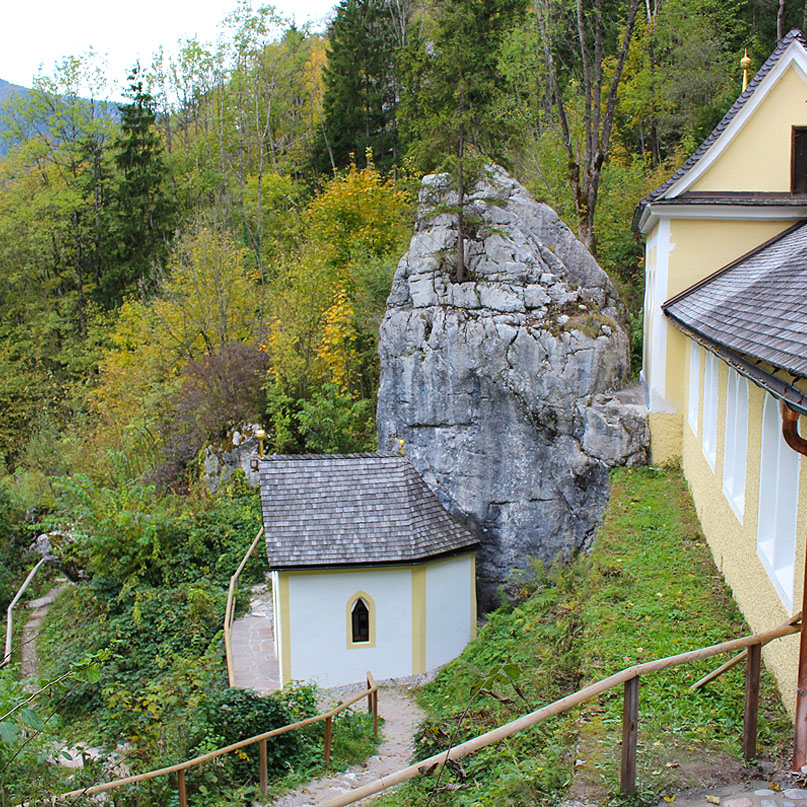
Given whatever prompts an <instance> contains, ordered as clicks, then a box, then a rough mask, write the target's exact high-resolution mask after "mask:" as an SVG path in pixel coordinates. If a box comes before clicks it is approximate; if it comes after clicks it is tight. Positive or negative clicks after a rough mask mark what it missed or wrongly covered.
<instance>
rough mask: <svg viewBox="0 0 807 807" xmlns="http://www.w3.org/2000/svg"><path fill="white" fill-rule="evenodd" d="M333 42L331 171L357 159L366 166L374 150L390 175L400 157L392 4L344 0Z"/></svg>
mask: <svg viewBox="0 0 807 807" xmlns="http://www.w3.org/2000/svg"><path fill="white" fill-rule="evenodd" d="M328 38H329V54H328V66H327V68H326V70H325V74H324V79H325V95H324V98H323V107H324V117H325V121H324V132H323V135H324V140H325V149H326V150H327V158H328V160H329V161H330V162H331V166H330V167H331V168H344V167H346V166H347V165H349V164H350V162H351V155H353V157H354V158H355V160H356V161H357V163H358V164H359V165H360V166H363V165H366V162H365V160H366V154H367V152H368V151H371V152H372V155H373V162H374V164H375V165H376V166H377V167H378V168H379V169H381V170H382V172H383V171H386V170H388V169H389V168H390V167H391V166H392V165H394V164H396V163H397V162H398V158H399V147H398V128H397V122H396V117H395V113H396V106H397V98H396V81H395V34H394V24H393V17H392V10H391V5H390V1H389V0H342V2H341V3H340V4H339V6H338V8H337V9H336V16H335V17H334V20H333V22H332V23H331V26H330V28H329V31H328ZM322 151H323V150H322V149H321V152H322Z"/></svg>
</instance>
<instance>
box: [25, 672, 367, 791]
mask: <svg viewBox="0 0 807 807" xmlns="http://www.w3.org/2000/svg"><path fill="white" fill-rule="evenodd" d="M364 698H367V711H368V712H369V713H371V714H372V715H373V734H374V735H375V736H378V685H377V684H376V682H375V679H374V678H373V675H372V673H370V672H368V673H367V689H366V690H363V691H362V692H359V693H358V694H356V695H354V696H353V697H352V698H350V699H349V700H346V701H345V702H344V703H341V704H339V705H338V706H336V707H334V708H333V709H331V710H330V711H328V712H323V713H322V714H319V715H315V716H314V717H309V718H306V719H305V720H299V721H298V722H297V723H291V724H289V725H288V726H281V727H280V728H278V729H272V731H267V732H264V733H263V734H257V735H255V736H254V737H249V738H248V739H246V740H241V741H240V742H237V743H233V744H232V745H227V746H225V747H224V748H218V749H216V750H215V751H210V752H209V753H207V754H203V755H202V756H200V757H194V758H193V759H189V760H187V761H186V762H179V763H177V764H176V765H169V766H168V767H165V768H159V769H158V770H154V771H149V772H148V773H139V774H137V775H136V776H127V777H125V778H123V779H115V780H114V781H111V782H103V783H101V784H98V785H93V786H92V787H87V788H83V789H81V790H71V791H70V792H69V793H62V794H61V795H59V796H54V797H52V798H53V802H54V803H56V802H58V801H62V800H64V799H70V798H77V797H79V796H92V795H93V794H95V793H104V792H106V791H107V790H114V789H115V788H118V787H123V786H125V785H133V784H137V783H138V782H145V781H147V780H148V779H156V778H157V777H158V776H168V775H170V774H172V773H175V774H176V775H177V791H178V793H179V805H180V807H187V804H188V796H187V789H186V783H185V771H187V770H188V769H189V768H195V767H196V766H197V765H201V764H202V763H204V762H208V761H210V760H211V759H215V758H216V757H220V756H224V754H229V753H232V752H233V751H238V750H239V749H240V748H246V747H247V746H250V745H255V743H259V748H258V751H259V763H258V764H259V779H260V787H261V792H262V793H263V795H264V796H265V795H266V792H267V788H268V769H267V756H268V755H267V747H266V741H267V740H268V739H269V738H270V737H277V736H279V735H281V734H285V733H286V732H288V731H293V730H294V729H300V728H303V726H310V725H312V724H313V723H320V722H322V721H324V722H325V743H324V749H323V757H324V760H325V766H326V767H328V766H329V765H330V763H331V744H332V739H333V718H334V717H335V716H336V715H338V714H339V713H340V712H343V711H344V710H345V709H349V708H350V707H351V706H352V705H353V704H354V703H357V702H358V701H360V700H363V699H364ZM20 807H25V805H20Z"/></svg>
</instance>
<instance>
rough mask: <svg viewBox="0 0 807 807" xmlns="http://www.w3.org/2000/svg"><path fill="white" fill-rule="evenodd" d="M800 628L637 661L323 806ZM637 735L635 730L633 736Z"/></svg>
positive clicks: (339, 805) (340, 806) (337, 805)
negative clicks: (643, 680) (606, 695)
mask: <svg viewBox="0 0 807 807" xmlns="http://www.w3.org/2000/svg"><path fill="white" fill-rule="evenodd" d="M799 630H800V627H799V626H798V625H790V624H788V625H782V626H779V627H778V628H771V629H770V630H767V631H762V632H761V633H757V634H754V635H752V636H744V637H742V638H740V639H731V640H729V641H727V642H721V643H720V644H716V645H711V646H709V647H702V648H700V649H698V650H690V651H688V652H686V653H678V654H677V655H674V656H667V657H665V658H661V659H656V660H654V661H647V662H644V663H642V664H634V665H633V666H632V667H627V668H625V669H624V670H620V671H619V672H617V673H614V674H613V675H610V676H608V677H607V678H603V679H602V680H600V681H596V682H595V683H593V684H589V685H588V686H587V687H583V689H580V690H578V691H577V692H574V693H572V694H571V695H567V696H566V697H564V698H561V699H560V700H557V701H554V702H553V703H550V704H548V705H547V706H543V707H541V708H540V709H537V710H536V711H534V712H530V713H529V714H526V715H522V716H521V717H519V718H518V719H516V720H513V721H511V722H509V723H505V724H504V725H503V726H499V727H498V728H496V729H492V730H491V731H488V732H485V733H484V734H480V735H479V736H477V737H473V738H472V739H470V740H467V741H466V742H464V743H461V744H460V745H455V746H454V747H452V748H449V749H448V750H447V751H440V752H439V753H438V754H433V755H432V756H430V757H429V758H428V759H424V760H422V761H421V762H417V763H415V764H414V765H409V766H408V767H406V768H402V769H401V770H399V771H396V772H395V773H391V774H389V775H387V776H382V777H380V778H378V779H376V780H375V781H373V782H370V783H369V784H366V785H362V786H361V787H358V788H356V789H355V790H352V791H350V792H348V793H343V794H342V795H340V796H336V797H334V798H332V799H329V800H328V801H326V802H323V803H322V805H321V807H346V805H348V804H354V803H355V802H357V801H359V800H360V799H363V798H366V797H367V796H373V795H375V794H376V793H380V792H381V791H382V790H386V789H387V788H390V787H393V786H394V785H398V784H401V783H403V782H407V781H409V780H410V779H414V778H415V777H417V776H420V775H424V774H427V773H429V772H430V771H431V770H432V769H433V768H434V767H435V766H436V765H445V764H446V763H447V762H448V760H449V759H461V758H462V757H465V756H468V754H472V753H473V752H474V751H479V750H480V749H481V748H486V747H487V746H489V745H493V744H494V743H497V742H499V741H501V740H504V739H506V738H507V737H510V736H511V735H513V734H515V733H516V732H519V731H523V730H524V729H526V728H530V727H531V726H534V725H536V724H537V723H540V722H541V721H542V720H546V719H547V718H548V717H552V716H553V715H557V714H561V713H562V712H565V711H567V710H569V709H572V708H573V707H575V706H578V705H579V704H581V703H583V702H584V701H587V700H590V699H591V698H594V697H596V696H597V695H601V694H602V693H603V692H607V691H608V690H609V689H613V688H614V687H617V686H619V685H621V684H626V683H627V682H630V681H632V680H633V679H636V678H638V677H639V676H641V675H647V674H649V673H655V672H660V671H661V670H666V669H669V668H670V667H678V666H680V665H682V664H688V663H689V662H692V661H699V660H700V659H704V658H710V657H711V656H717V655H720V654H721V653H733V652H736V651H737V650H743V649H746V648H749V647H753V646H754V645H766V644H768V642H771V641H773V640H774V639H780V638H782V637H783V636H789V635H791V634H794V633H798V632H799ZM626 697H627V696H626ZM635 736H636V733H635V732H633V737H634V739H635Z"/></svg>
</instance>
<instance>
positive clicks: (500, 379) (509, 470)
mask: <svg viewBox="0 0 807 807" xmlns="http://www.w3.org/2000/svg"><path fill="white" fill-rule="evenodd" d="M470 199H471V201H472V205H473V210H474V213H475V214H476V216H477V217H478V218H479V219H480V220H481V222H482V224H481V225H479V226H477V228H476V234H475V235H474V236H473V237H472V238H469V239H468V241H467V242H466V245H465V255H466V265H467V266H468V267H469V269H470V273H471V275H470V276H471V277H472V278H473V279H472V280H470V281H469V282H466V283H461V284H456V283H452V282H451V280H450V270H451V267H452V265H453V261H454V253H455V251H456V244H457V231H456V222H455V217H453V216H451V215H448V214H445V213H441V212H437V213H435V205H436V204H443V205H445V204H446V203H447V204H451V202H452V199H451V193H450V192H449V191H447V189H446V187H445V177H443V176H440V175H432V176H428V177H426V178H425V179H424V180H423V185H422V188H421V193H420V200H419V201H420V209H419V216H418V220H417V224H416V228H415V234H414V236H413V237H412V240H411V243H410V246H409V251H408V252H407V253H406V255H404V257H403V258H402V259H401V262H400V264H399V266H398V269H397V272H396V274H395V279H394V281H393V286H392V291H391V293H390V296H389V300H388V303H387V313H386V316H385V318H384V321H383V323H382V325H381V338H380V345H379V353H380V358H381V387H380V390H379V394H378V413H377V419H378V436H379V448H380V449H382V450H391V449H393V448H394V443H393V439H394V438H396V437H397V438H403V439H405V440H406V444H407V445H406V448H407V456H408V457H409V458H410V459H411V461H412V462H413V464H414V465H415V467H416V468H417V469H418V471H419V472H420V473H421V474H422V476H423V477H424V479H425V480H426V482H427V483H428V484H429V485H430V486H431V487H432V489H433V490H435V492H436V493H437V495H438V496H439V497H440V498H441V500H442V502H443V504H444V505H445V506H446V507H447V508H448V509H449V510H450V511H451V512H453V513H455V514H456V515H458V516H459V517H460V518H462V519H463V520H464V521H465V522H466V523H467V524H468V525H469V526H470V527H471V528H472V529H473V530H474V531H475V532H476V534H477V535H478V536H479V537H480V539H481V541H482V545H483V546H482V549H481V550H480V552H479V564H478V581H479V594H480V604H481V605H482V607H483V608H490V607H493V606H495V605H496V604H497V602H496V597H497V595H496V589H497V586H498V585H499V584H500V583H501V582H503V581H504V580H505V578H506V577H507V576H508V574H509V573H510V571H511V570H512V569H514V568H517V567H524V566H525V565H526V562H527V558H528V557H529V556H535V557H539V558H541V559H543V560H551V559H552V558H554V557H555V556H556V555H557V554H558V553H561V554H568V552H569V551H570V550H572V549H574V548H577V547H581V546H585V545H586V543H587V542H588V541H589V540H590V539H591V537H592V535H593V533H594V530H595V529H596V526H597V524H598V522H599V519H600V517H601V514H602V510H603V508H604V506H605V503H606V500H607V495H608V469H609V468H610V467H612V466H614V465H618V464H642V463H644V462H646V457H647V442H648V432H647V426H646V422H645V418H644V412H643V407H642V406H641V404H640V403H639V402H634V401H631V400H630V397H629V395H627V394H626V393H620V392H618V391H619V390H621V388H622V387H623V385H624V384H625V382H626V381H627V379H628V375H629V361H628V337H627V335H626V334H625V332H624V330H623V328H622V327H621V326H620V325H619V322H618V318H619V314H618V302H617V297H616V293H615V291H614V289H613V287H612V285H611V283H610V281H609V279H608V277H607V275H606V274H605V272H603V270H602V269H601V268H600V267H599V266H598V265H597V263H596V261H595V260H594V259H593V258H592V257H591V255H590V254H589V252H588V251H587V250H586V249H585V248H584V247H583V246H582V244H580V243H579V242H578V241H577V239H576V238H575V237H574V235H573V234H572V232H571V231H570V230H569V229H568V227H566V225H565V224H563V222H562V221H561V220H560V219H559V218H558V216H557V215H556V214H555V213H554V211H553V210H552V209H551V208H549V207H547V206H546V205H544V204H540V203H537V202H535V201H534V200H533V199H532V198H531V197H530V196H529V194H528V193H527V191H526V190H525V189H524V188H523V187H522V186H521V185H519V184H518V182H516V181H515V180H514V179H513V178H512V177H510V176H508V175H507V174H506V173H505V172H504V171H502V170H501V169H499V168H496V169H493V171H492V173H491V175H490V176H489V177H488V179H486V180H485V181H484V182H483V183H480V185H479V186H478V187H477V188H476V189H474V191H473V193H471V194H470ZM441 209H444V208H438V211H439V210H441Z"/></svg>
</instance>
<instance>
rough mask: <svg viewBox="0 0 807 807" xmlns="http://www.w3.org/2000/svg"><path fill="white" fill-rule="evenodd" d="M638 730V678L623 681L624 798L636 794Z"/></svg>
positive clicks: (621, 777) (622, 772) (622, 789)
mask: <svg viewBox="0 0 807 807" xmlns="http://www.w3.org/2000/svg"><path fill="white" fill-rule="evenodd" d="M638 728H639V676H638V675H637V676H634V677H633V678H629V679H628V680H627V681H625V705H624V707H623V710H622V771H621V775H620V782H619V784H620V789H621V791H622V793H623V794H624V795H625V796H632V795H633V794H634V793H635V792H636V737H637V734H638Z"/></svg>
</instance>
